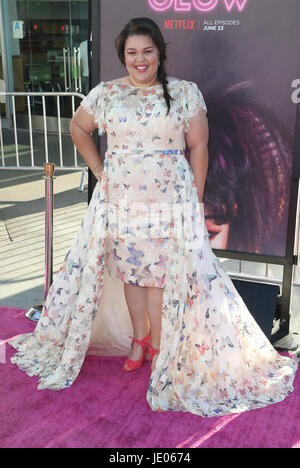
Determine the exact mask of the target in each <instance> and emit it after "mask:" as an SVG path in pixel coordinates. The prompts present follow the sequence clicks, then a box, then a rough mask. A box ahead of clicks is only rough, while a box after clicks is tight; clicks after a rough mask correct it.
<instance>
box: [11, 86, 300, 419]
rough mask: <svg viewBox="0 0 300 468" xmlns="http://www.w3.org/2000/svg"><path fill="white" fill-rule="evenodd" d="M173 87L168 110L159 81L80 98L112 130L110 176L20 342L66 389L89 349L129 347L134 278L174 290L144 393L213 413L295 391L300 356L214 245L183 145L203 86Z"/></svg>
mask: <svg viewBox="0 0 300 468" xmlns="http://www.w3.org/2000/svg"><path fill="white" fill-rule="evenodd" d="M169 92H170V94H171V96H173V97H174V101H172V106H171V111H170V113H169V114H168V116H167V117H166V110H167V107H166V103H165V100H164V97H163V89H162V86H161V85H157V86H151V87H148V88H137V87H134V86H131V85H123V84H121V83H119V82H117V81H108V82H101V83H100V84H99V85H98V86H96V87H95V88H94V89H93V90H92V91H91V92H90V93H89V95H88V96H87V97H86V98H85V99H84V101H83V102H82V105H83V107H84V108H85V109H86V110H87V111H88V112H89V113H91V114H92V115H94V118H95V121H96V122H97V124H98V126H99V131H100V133H101V134H104V133H106V134H107V138H108V149H107V151H106V153H105V158H104V169H103V177H102V180H101V183H99V182H98V183H97V185H96V187H95V189H94V192H93V195H92V198H91V201H90V204H89V206H88V209H87V211H86V213H85V215H84V217H83V220H82V223H81V226H80V228H79V230H78V233H77V235H76V237H75V239H74V241H73V243H72V245H71V247H70V250H69V251H68V253H67V255H66V257H65V259H64V262H63V264H62V266H61V268H60V270H59V272H58V273H57V276H56V278H55V280H54V282H53V283H52V285H51V288H50V290H49V293H48V295H47V298H46V301H45V305H44V308H43V313H42V317H41V319H40V320H39V322H38V324H37V326H36V328H35V330H34V332H33V333H30V334H23V335H20V336H19V337H17V338H15V339H12V340H11V341H10V344H11V345H12V346H13V347H14V348H16V349H17V351H18V352H17V353H16V354H15V355H14V356H13V357H12V362H14V363H16V364H17V365H18V366H19V368H20V369H22V370H24V371H26V372H27V374H28V375H29V376H33V375H37V376H39V384H38V389H46V388H47V389H52V390H60V389H64V388H67V387H70V385H72V384H73V383H74V381H75V380H76V377H77V376H78V374H79V372H80V369H81V367H82V365H83V362H84V359H85V357H86V355H87V354H89V353H95V354H99V355H124V356H126V355H127V354H128V353H129V351H130V344H131V342H130V338H129V336H130V335H132V332H133V330H132V325H131V321H130V316H129V312H128V308H127V305H126V300H125V295H124V283H123V281H127V282H131V283H132V284H137V285H142V286H157V287H163V288H164V290H163V306H162V332H161V350H160V354H159V356H158V359H157V362H156V367H155V369H154V371H153V372H152V375H151V377H150V381H149V385H148V390H147V395H146V398H147V401H148V403H149V405H150V407H151V408H152V410H153V411H168V410H171V411H189V412H191V413H194V414H197V415H200V416H203V417H213V416H217V415H225V414H229V413H237V412H242V411H247V410H251V409H255V408H260V407H263V406H266V405H269V404H271V403H276V402H279V401H281V400H283V399H284V398H285V397H286V396H287V395H289V394H290V393H291V392H292V391H293V380H294V377H295V373H296V370H297V363H296V362H294V360H292V359H290V358H288V357H282V356H280V355H279V354H278V353H277V352H276V350H275V349H274V348H273V346H272V345H271V344H270V342H269V341H268V339H267V338H266V337H265V335H264V334H263V332H262V331H261V329H260V328H259V326H258V325H257V324H256V322H255V321H254V319H253V318H252V316H251V314H250V312H249V311H248V309H247V307H246V305H245V304H244V302H243V300H242V299H241V297H240V295H239V294H238V292H237V290H236V289H235V287H234V285H233V283H232V281H231V279H230V277H229V276H228V274H227V273H226V272H225V270H224V269H223V267H222V264H221V262H220V261H219V260H218V258H217V257H216V256H215V255H214V253H213V251H212V249H211V246H210V242H209V238H208V232H207V228H206V224H205V220H204V205H203V204H202V203H199V202H198V196H197V188H196V185H195V181H194V176H193V173H192V170H191V168H190V165H189V164H188V161H187V159H186V158H185V155H184V154H185V132H186V131H187V130H188V128H189V119H190V118H191V117H193V116H195V115H196V114H197V113H198V112H199V111H200V110H201V109H203V110H204V111H206V106H205V102H204V99H203V96H202V94H201V92H200V90H199V88H198V86H197V85H196V84H195V83H193V82H190V81H185V80H179V79H173V80H172V81H170V82H169ZM151 210H152V211H153V212H152V211H151ZM150 211H151V216H149V213H150ZM75 384H76V383H75Z"/></svg>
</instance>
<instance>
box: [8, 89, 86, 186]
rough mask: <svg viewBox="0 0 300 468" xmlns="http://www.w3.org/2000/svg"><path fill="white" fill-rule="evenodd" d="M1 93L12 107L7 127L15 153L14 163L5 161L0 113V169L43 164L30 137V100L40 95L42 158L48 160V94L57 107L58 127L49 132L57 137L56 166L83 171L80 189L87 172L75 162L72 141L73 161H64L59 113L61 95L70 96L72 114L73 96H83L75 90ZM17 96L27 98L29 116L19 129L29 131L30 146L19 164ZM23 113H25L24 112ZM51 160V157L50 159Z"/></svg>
mask: <svg viewBox="0 0 300 468" xmlns="http://www.w3.org/2000/svg"><path fill="white" fill-rule="evenodd" d="M0 97H4V98H5V100H6V103H8V100H10V101H9V103H8V104H9V106H8V107H9V108H10V109H11V116H10V122H11V125H10V127H9V129H11V130H12V131H13V135H14V146H15V157H16V165H9V164H6V154H5V153H6V151H5V141H4V137H3V129H4V127H3V123H2V118H1V114H0V160H1V163H0V169H6V170H9V169H11V170H16V169H22V170H31V171H32V170H39V171H40V170H44V166H43V165H42V166H41V165H37V164H36V161H35V156H34V143H33V141H34V139H33V132H34V130H33V125H32V118H33V116H32V112H31V108H32V100H33V99H36V98H39V99H41V105H42V120H43V135H44V162H45V163H49V143H48V134H49V129H48V128H47V117H48V115H47V105H46V99H45V98H46V97H51V98H55V99H56V110H57V116H55V120H56V119H57V120H56V123H57V130H56V131H55V132H51V135H52V136H53V135H55V136H56V137H57V139H58V148H59V164H56V165H55V170H64V171H74V170H80V171H82V175H81V182H80V190H83V184H84V178H85V177H86V176H87V167H86V165H85V166H82V165H81V166H79V165H78V153H77V149H76V146H75V145H74V144H73V164H71V165H67V166H66V165H65V163H64V153H63V143H62V136H63V132H62V119H63V117H62V115H61V98H67V99H71V101H72V102H71V109H72V115H74V113H75V110H76V109H75V98H79V99H81V100H82V99H83V98H84V97H85V96H84V95H83V94H81V93H75V92H25V91H24V92H0ZM17 97H24V98H26V101H27V106H26V107H27V118H28V128H26V129H24V128H22V130H23V131H24V130H26V131H28V132H29V147H30V162H29V164H26V165H20V149H19V138H18V128H17V113H16V98H17ZM25 115H26V113H25ZM50 162H51V161H50Z"/></svg>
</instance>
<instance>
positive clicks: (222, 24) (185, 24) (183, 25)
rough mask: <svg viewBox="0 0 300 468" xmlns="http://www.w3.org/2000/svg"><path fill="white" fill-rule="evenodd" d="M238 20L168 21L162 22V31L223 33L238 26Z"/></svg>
mask: <svg viewBox="0 0 300 468" xmlns="http://www.w3.org/2000/svg"><path fill="white" fill-rule="evenodd" d="M239 25H240V20H238V19H230V20H229V19H224V20H218V19H213V20H211V19H206V20H203V21H200V20H192V19H186V20H177V19H176V20H170V19H168V20H167V19H166V20H165V21H164V29H165V31H168V30H177V31H178V30H180V29H181V30H183V31H184V30H188V31H224V30H225V28H228V27H234V26H239Z"/></svg>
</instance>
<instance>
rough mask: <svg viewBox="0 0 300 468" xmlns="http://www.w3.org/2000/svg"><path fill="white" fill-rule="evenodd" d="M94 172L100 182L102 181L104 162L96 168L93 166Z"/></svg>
mask: <svg viewBox="0 0 300 468" xmlns="http://www.w3.org/2000/svg"><path fill="white" fill-rule="evenodd" d="M91 171H92V173H93V174H94V176H95V177H96V179H97V180H98V182H101V180H102V172H103V164H99V165H97V166H96V167H94V168H91Z"/></svg>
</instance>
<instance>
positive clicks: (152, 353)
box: [148, 343, 160, 374]
mask: <svg viewBox="0 0 300 468" xmlns="http://www.w3.org/2000/svg"><path fill="white" fill-rule="evenodd" d="M159 352H160V349H156V348H153V346H152V344H151V343H149V346H148V355H149V360H150V365H151V366H152V361H153V358H154V356H155V355H156V354H158V353H159ZM152 371H153V369H152V368H151V374H152Z"/></svg>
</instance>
